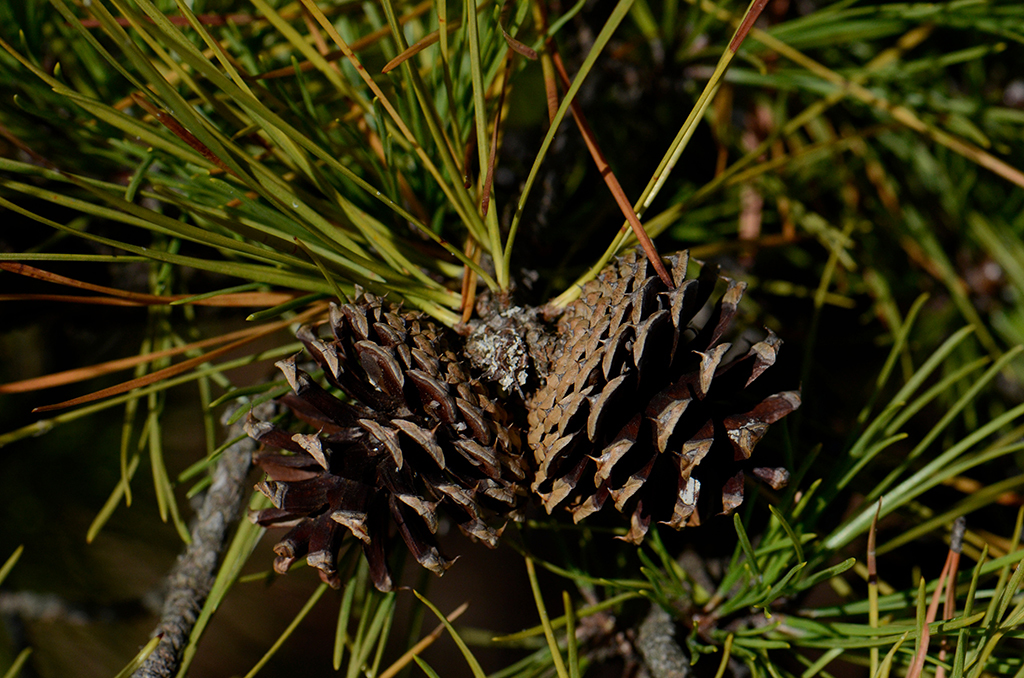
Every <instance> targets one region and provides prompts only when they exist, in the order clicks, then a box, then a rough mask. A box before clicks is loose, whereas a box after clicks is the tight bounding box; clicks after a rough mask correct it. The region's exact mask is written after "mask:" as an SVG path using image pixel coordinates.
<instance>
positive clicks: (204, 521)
mask: <svg viewBox="0 0 1024 678" xmlns="http://www.w3.org/2000/svg"><path fill="white" fill-rule="evenodd" d="M228 415H230V412H229V413H228ZM228 415H225V416H228ZM241 434H242V426H241V424H237V423H236V424H233V425H232V426H230V427H229V428H228V431H227V435H228V438H229V439H231V438H235V437H237V436H239V435H241ZM255 447H256V442H255V441H253V440H251V439H250V438H248V437H246V438H243V439H242V440H240V441H239V442H237V443H235V444H234V445H232V446H231V447H229V448H227V449H226V450H224V454H223V456H222V457H221V459H220V462H219V463H218V464H217V468H216V470H215V471H214V474H213V483H212V485H210V489H209V490H207V492H206V495H205V497H204V499H203V503H202V505H201V506H200V507H199V511H198V513H197V515H196V521H195V524H194V525H193V527H192V533H191V534H192V543H191V544H189V545H188V547H186V549H185V552H184V553H183V554H182V555H181V556H180V557H179V558H178V562H177V563H176V564H175V565H174V568H173V569H172V570H171V572H170V574H169V575H168V576H167V585H166V588H167V597H166V598H165V599H164V606H163V613H162V615H161V619H160V623H159V625H157V627H156V630H155V631H154V634H153V635H159V636H161V641H160V644H159V645H158V646H157V648H156V650H154V651H153V654H151V655H150V656H149V658H148V659H147V660H146V662H145V663H144V664H143V665H142V666H141V667H140V668H139V669H138V670H137V671H136V672H135V673H134V674H132V678H170V677H171V676H174V675H175V674H177V672H178V667H179V665H180V662H181V657H182V652H183V651H184V649H185V646H186V645H187V643H188V639H189V635H190V634H191V632H192V628H193V626H194V625H195V623H196V619H197V618H198V617H199V612H200V611H201V610H202V608H203V603H204V602H205V601H206V597H207V596H208V595H209V593H210V588H211V587H212V586H213V582H214V579H215V578H216V575H217V567H218V565H219V563H220V559H221V555H222V552H223V550H224V547H225V545H226V544H227V542H228V537H229V535H230V533H231V532H232V531H233V528H234V527H235V525H236V524H237V522H238V514H239V512H240V510H241V507H242V503H243V500H244V498H245V496H246V493H245V491H244V489H245V485H246V483H245V480H246V477H247V476H248V475H249V469H250V468H251V464H252V452H253V450H254V449H255Z"/></svg>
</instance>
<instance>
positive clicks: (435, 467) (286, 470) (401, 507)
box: [248, 290, 525, 591]
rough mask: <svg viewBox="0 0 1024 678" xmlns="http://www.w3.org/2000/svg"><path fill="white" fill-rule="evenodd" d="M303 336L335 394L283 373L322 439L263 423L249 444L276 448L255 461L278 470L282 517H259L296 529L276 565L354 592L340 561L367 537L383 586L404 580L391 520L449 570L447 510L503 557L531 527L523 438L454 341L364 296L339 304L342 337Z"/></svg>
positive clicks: (285, 365) (422, 553) (412, 547)
mask: <svg viewBox="0 0 1024 678" xmlns="http://www.w3.org/2000/svg"><path fill="white" fill-rule="evenodd" d="M317 330H318V328H316V327H314V326H309V325H306V326H303V327H302V328H300V329H299V331H298V337H299V339H300V340H301V341H302V343H303V344H305V346H306V350H307V351H308V352H309V354H310V356H312V358H313V360H314V361H316V363H317V364H318V365H319V366H320V367H321V368H322V369H323V372H324V377H325V379H326V380H327V381H328V382H329V383H330V384H331V385H332V386H334V387H335V388H337V389H339V390H340V391H342V392H343V393H344V394H345V395H347V396H348V399H342V398H339V397H336V396H335V395H333V394H332V393H331V392H330V391H329V390H327V389H325V388H323V387H322V386H321V385H320V384H318V383H317V382H316V380H314V379H313V378H312V377H310V375H309V374H307V373H306V372H304V371H303V370H302V369H300V368H299V367H298V366H297V365H296V361H295V359H294V358H291V359H288V360H282V361H280V362H279V363H278V364H277V366H278V367H279V368H280V369H281V371H282V372H283V373H284V375H285V377H286V378H287V379H288V382H289V383H290V384H291V386H292V389H293V393H292V394H290V395H287V396H285V397H283V398H282V399H281V402H283V403H284V404H285V405H287V406H288V407H289V408H290V409H291V411H292V413H293V414H294V415H295V416H296V417H298V418H299V419H301V420H303V421H304V422H306V423H307V424H309V425H310V427H312V431H313V432H312V433H292V432H290V431H285V430H282V429H280V428H277V427H276V426H274V425H272V424H269V423H266V422H257V421H254V420H253V421H250V422H249V427H248V432H249V435H250V436H251V437H252V438H254V439H256V440H258V441H259V442H260V443H263V444H264V445H265V446H266V447H268V448H276V449H277V450H280V452H270V451H264V452H261V453H260V454H258V455H257V456H256V459H255V463H256V464H258V465H259V466H260V467H261V468H262V469H263V470H264V471H265V472H266V474H267V479H266V480H264V481H263V482H261V483H259V484H258V485H257V486H256V487H257V489H258V490H259V491H260V492H262V493H263V494H265V495H266V496H267V497H269V498H270V501H271V503H272V504H273V506H274V508H270V509H265V510H262V511H259V512H257V513H255V514H254V515H253V516H252V519H253V521H254V522H256V523H258V524H260V525H264V526H290V527H291V528H292V529H291V531H290V532H288V533H287V534H286V535H285V536H284V538H283V539H281V541H279V542H278V544H277V545H276V546H275V547H274V551H275V552H276V553H277V556H278V557H277V559H276V560H275V562H274V569H275V570H277V571H278V572H281V573H283V572H286V571H287V570H288V568H289V567H290V566H291V565H292V563H294V562H295V561H296V560H297V559H299V558H302V557H303V556H305V558H306V562H307V563H308V564H309V565H311V566H313V567H315V568H317V569H319V570H320V576H321V578H322V579H323V580H324V581H325V582H327V583H329V584H331V585H333V586H338V585H339V584H340V577H339V575H338V573H337V571H336V566H337V559H338V551H339V548H340V547H341V545H342V543H343V540H344V539H345V538H346V537H347V536H348V535H351V536H352V537H354V538H355V539H357V540H359V542H360V543H361V545H362V548H363V553H364V554H365V556H366V559H367V562H368V563H369V566H370V574H371V577H372V578H373V582H374V584H375V585H376V587H377V588H378V589H380V590H382V591H387V590H390V589H391V588H392V586H393V584H394V582H393V580H392V577H391V573H390V570H389V568H388V563H387V556H388V554H387V548H386V545H387V543H388V541H389V537H390V535H391V533H392V528H391V527H390V526H391V524H393V525H394V528H395V530H396V531H397V533H398V534H400V535H401V538H402V540H403V541H404V542H405V544H406V546H407V547H408V549H409V551H410V552H411V553H412V555H413V557H415V558H416V560H417V561H418V562H419V563H420V564H421V565H422V566H423V567H426V568H428V569H430V570H432V571H433V572H436V573H437V574H442V573H443V572H444V571H445V570H446V569H447V568H448V567H449V566H450V565H451V563H452V562H453V561H452V560H450V559H448V558H446V557H445V556H444V555H442V553H441V552H440V550H439V549H438V547H437V542H436V540H435V539H434V534H435V533H436V531H437V529H438V520H439V513H441V512H442V511H443V512H444V513H445V514H446V515H447V516H449V517H450V519H451V520H452V521H453V522H454V523H455V524H456V525H458V527H459V529H461V530H462V531H463V532H464V533H466V534H467V535H469V536H470V537H472V538H474V539H477V540H479V541H482V542H484V543H486V544H488V545H489V546H491V547H494V546H495V545H496V543H497V539H498V535H499V534H500V532H501V529H500V528H497V529H496V528H494V527H492V526H491V524H489V522H490V521H491V520H492V519H494V520H498V521H501V520H504V519H508V518H512V519H518V518H519V514H518V508H519V506H520V503H521V500H522V498H523V496H524V495H525V490H524V489H523V487H522V486H523V482H522V481H523V479H524V478H525V473H524V470H523V466H522V461H521V458H520V456H519V454H520V452H519V450H520V443H519V435H518V433H517V432H516V430H515V429H514V428H512V427H511V426H510V425H509V418H508V416H507V415H506V413H505V411H504V410H503V409H502V407H501V405H500V404H499V403H498V402H496V401H495V400H494V399H493V398H492V396H491V394H490V393H489V391H488V389H487V387H485V386H484V385H483V384H482V383H480V382H479V381H477V380H475V379H473V378H471V376H470V375H469V374H468V372H467V371H466V369H465V368H464V367H463V364H462V363H461V362H460V360H459V359H458V358H457V357H456V355H455V354H454V353H453V352H452V350H451V347H450V346H449V345H448V341H449V338H450V337H452V336H453V335H452V334H451V333H450V332H449V330H447V329H446V328H444V327H441V326H439V325H437V324H435V323H434V322H433V321H431V320H430V319H428V318H427V317H426V316H424V315H422V314H420V313H413V312H402V311H400V310H399V308H398V307H396V306H394V305H392V304H388V303H386V302H384V301H383V300H381V299H379V298H377V297H375V296H373V295H370V294H363V293H362V292H361V290H359V291H357V296H356V300H355V301H354V302H352V303H349V304H344V305H342V306H340V307H339V306H335V305H332V306H331V313H330V323H329V330H330V335H329V336H323V337H321V336H320V333H319V332H318V331H317Z"/></svg>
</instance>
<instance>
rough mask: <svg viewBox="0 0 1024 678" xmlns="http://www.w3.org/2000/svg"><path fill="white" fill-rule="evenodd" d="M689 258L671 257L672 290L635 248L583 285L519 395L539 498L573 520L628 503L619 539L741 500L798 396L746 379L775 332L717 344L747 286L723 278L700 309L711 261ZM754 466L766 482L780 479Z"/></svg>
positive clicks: (678, 524) (763, 362) (774, 341)
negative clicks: (533, 386) (744, 345)
mask: <svg viewBox="0 0 1024 678" xmlns="http://www.w3.org/2000/svg"><path fill="white" fill-rule="evenodd" d="M687 260H688V254H687V253H686V252H682V253H679V254H675V255H672V256H670V257H668V258H667V263H668V265H669V266H670V267H671V271H672V279H673V281H674V283H675V289H674V290H668V289H667V288H666V286H665V285H664V284H663V283H662V282H661V280H660V279H659V278H658V277H657V275H656V274H655V273H654V270H653V267H652V266H651V265H650V263H649V262H648V261H647V259H646V258H644V257H643V255H642V254H639V255H638V254H637V253H635V252H634V253H631V254H629V255H627V256H625V257H622V258H620V259H618V260H617V261H616V262H615V263H614V264H612V265H610V266H608V267H607V268H605V269H604V270H603V271H602V272H601V274H600V275H599V276H598V277H597V279H595V280H593V281H591V282H589V283H587V284H586V285H585V286H584V287H583V290H582V293H581V296H580V298H579V299H578V300H577V301H576V302H574V303H573V304H572V305H570V306H569V307H568V308H567V309H566V311H565V313H564V315H563V316H562V318H561V319H560V321H559V325H558V330H559V336H560V337H561V338H562V343H561V345H560V347H559V348H558V349H556V354H555V358H554V368H553V369H552V370H551V372H550V374H549V376H548V378H547V381H546V383H545V384H544V386H543V387H542V388H541V389H539V390H538V391H537V393H535V394H534V396H533V397H532V398H531V399H530V402H529V403H528V407H529V425H530V430H529V435H528V442H529V446H530V448H531V449H532V450H533V454H534V458H535V461H536V476H535V479H534V483H533V490H534V491H535V492H536V493H537V494H538V495H539V496H540V497H541V499H542V501H543V503H544V507H545V508H546V509H547V510H548V512H549V513H550V512H551V511H552V510H554V508H555V507H556V506H558V505H559V504H562V503H563V502H566V501H568V507H569V510H570V511H571V512H572V515H573V518H574V520H576V521H577V522H579V521H580V520H582V519H583V518H585V517H586V516H588V515H590V514H592V513H594V512H595V511H598V510H600V509H601V508H602V507H603V506H604V505H605V504H606V503H612V504H614V506H615V508H616V509H617V510H618V511H620V512H622V513H628V514H630V516H631V519H630V529H629V532H628V534H627V535H626V536H625V540H626V541H629V542H631V543H635V544H636V543H640V542H641V541H642V540H643V538H644V535H645V534H646V533H647V530H648V527H649V525H650V521H651V520H656V521H658V522H662V523H664V524H667V525H670V526H671V527H674V528H676V529H681V528H682V527H684V526H686V525H687V524H697V523H699V516H700V514H701V513H705V514H707V513H714V512H718V513H728V512H730V511H732V510H733V509H735V508H736V507H737V506H739V504H740V503H741V502H742V501H743V469H744V468H747V467H750V466H751V464H750V462H749V461H748V460H749V459H750V456H751V453H752V452H753V450H754V446H755V445H756V444H757V442H758V441H759V440H761V438H762V437H763V436H764V434H765V432H766V431H767V430H768V425H769V424H772V423H774V422H776V421H778V420H779V419H781V418H782V417H784V416H785V415H787V414H789V413H790V412H792V411H793V410H795V409H796V408H797V407H799V405H800V396H799V393H798V392H796V391H784V392H780V393H771V391H770V390H769V391H768V392H767V393H766V392H765V390H764V388H763V385H764V380H763V379H762V381H761V383H755V380H757V379H758V378H759V377H761V375H762V373H763V372H764V371H765V370H767V369H768V368H770V367H771V366H772V365H773V364H774V363H775V358H776V353H777V351H778V349H779V346H780V344H781V343H782V342H781V341H780V340H779V339H778V338H777V337H776V336H775V335H774V334H772V333H771V332H770V331H769V332H768V336H767V338H766V339H764V340H763V341H760V342H758V343H756V344H754V345H753V346H751V347H750V348H749V349H748V350H747V351H746V352H742V351H740V352H737V351H730V349H732V348H733V346H732V344H730V343H727V342H724V341H722V336H723V334H724V333H725V331H726V330H727V329H728V327H729V324H730V322H731V321H732V319H733V316H734V315H735V314H736V304H737V303H738V302H739V300H740V297H741V296H742V295H743V290H744V288H745V285H744V284H743V283H736V282H734V281H732V280H726V282H727V283H728V289H727V290H726V291H725V293H724V294H723V295H722V297H721V298H720V299H718V301H717V302H716V303H715V305H714V306H713V307H712V308H711V309H706V308H705V307H706V305H707V304H708V301H709V300H710V298H711V296H712V294H713V292H714V289H715V286H716V284H717V283H718V280H719V275H718V269H717V267H712V266H704V267H703V269H702V270H701V274H700V276H699V277H698V278H696V279H690V280H686V279H685V275H686V267H687ZM708 310H710V315H708V314H707V311H708ZM704 317H706V318H707V319H706V320H698V318H704ZM736 353H738V355H735V356H734V354H736ZM752 472H753V473H754V474H755V475H756V476H757V477H759V478H762V479H764V480H766V481H767V482H769V483H770V484H772V485H773V486H776V487H781V486H782V485H784V484H785V482H786V480H787V478H788V474H787V473H786V472H785V470H784V469H767V468H752ZM698 502H699V503H700V506H701V510H700V511H698V510H696V509H697V508H698Z"/></svg>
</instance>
